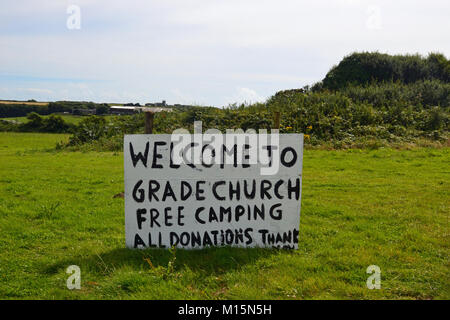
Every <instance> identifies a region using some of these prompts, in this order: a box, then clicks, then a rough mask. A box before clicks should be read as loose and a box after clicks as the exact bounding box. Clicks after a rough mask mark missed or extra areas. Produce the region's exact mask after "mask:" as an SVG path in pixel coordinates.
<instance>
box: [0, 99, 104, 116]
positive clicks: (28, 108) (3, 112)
mask: <svg viewBox="0 0 450 320" xmlns="http://www.w3.org/2000/svg"><path fill="white" fill-rule="evenodd" d="M89 109H91V110H95V113H96V114H98V115H101V114H106V113H108V112H109V105H108V104H106V103H94V102H84V101H56V102H50V103H49V104H48V105H33V104H8V103H0V118H9V117H24V116H26V115H27V114H28V113H31V112H36V113H37V114H40V115H49V114H52V113H62V112H69V113H72V112H74V113H75V114H77V112H76V111H77V110H89ZM78 114H81V112H78Z"/></svg>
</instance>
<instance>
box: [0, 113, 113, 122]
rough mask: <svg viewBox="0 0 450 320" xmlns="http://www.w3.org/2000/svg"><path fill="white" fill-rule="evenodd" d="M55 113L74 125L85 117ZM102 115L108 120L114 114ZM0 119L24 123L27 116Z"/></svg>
mask: <svg viewBox="0 0 450 320" xmlns="http://www.w3.org/2000/svg"><path fill="white" fill-rule="evenodd" d="M55 115H59V116H61V118H63V120H64V121H65V122H67V123H70V124H75V125H76V124H79V123H80V122H81V120H83V119H86V116H76V115H71V114H70V115H68V114H58V113H55ZM41 117H42V118H48V117H49V116H41ZM103 117H105V118H106V119H107V120H108V118H111V117H115V116H113V115H105V116H103ZM0 120H14V121H17V122H22V123H25V122H27V121H28V119H27V117H12V118H0Z"/></svg>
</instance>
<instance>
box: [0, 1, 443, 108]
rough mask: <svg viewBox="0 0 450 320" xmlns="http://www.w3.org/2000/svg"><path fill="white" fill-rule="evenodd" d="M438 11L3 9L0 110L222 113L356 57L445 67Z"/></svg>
mask: <svg viewBox="0 0 450 320" xmlns="http://www.w3.org/2000/svg"><path fill="white" fill-rule="evenodd" d="M449 13H450V1H448V0H441V1H438V0H426V1H424V0H421V1H416V0H408V1H406V0H395V1H392V0H389V1H384V0H383V1H380V0H372V1H365V0H333V1H332V0H328V1H323V0H314V1H312V0H309V1H302V0H189V1H186V0H126V1H125V0H57V1H56V0H33V1H31V0H1V2H0V99H16V100H28V99H36V100H39V101H56V100H79V101H95V102H116V103H126V102H133V103H136V102H139V103H147V102H157V101H161V100H166V101H167V103H169V104H174V103H180V104H197V105H208V106H217V107H222V106H227V105H229V104H232V103H244V102H246V103H252V102H258V101H264V100H265V99H267V98H268V97H270V96H272V95H273V94H275V93H276V92H277V91H279V90H285V89H292V88H301V87H303V86H305V85H312V84H314V83H315V82H317V81H320V80H322V79H323V77H324V76H325V74H326V73H327V71H328V70H329V69H330V68H331V67H332V66H333V65H335V64H337V63H338V62H339V61H340V60H341V59H342V58H343V57H344V56H346V55H348V54H350V53H352V52H355V51H378V52H382V53H390V54H405V53H419V54H422V55H427V54H428V53H430V52H441V53H443V54H444V55H446V56H447V58H450V19H449Z"/></svg>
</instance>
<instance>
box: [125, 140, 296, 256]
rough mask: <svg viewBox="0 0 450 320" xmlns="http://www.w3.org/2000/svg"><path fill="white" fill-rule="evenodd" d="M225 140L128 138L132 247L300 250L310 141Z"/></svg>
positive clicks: (129, 239)
mask: <svg viewBox="0 0 450 320" xmlns="http://www.w3.org/2000/svg"><path fill="white" fill-rule="evenodd" d="M220 136H221V137H222V138H221V139H218V138H220V137H219V135H217V137H216V138H217V139H215V140H214V139H210V138H211V136H207V135H206V134H205V135H202V134H195V135H180V136H176V135H173V134H172V135H170V134H157V135H126V136H125V138H124V168H125V235H126V236H125V237H126V245H127V247H129V248H149V247H159V248H170V247H172V246H176V247H178V248H187V249H191V248H193V249H196V248H204V247H208V246H234V247H277V248H290V249H297V248H298V235H299V225H300V200H301V183H302V162H303V135H302V134H280V135H278V134H277V135H270V134H269V135H261V134H226V135H220ZM183 138H184V140H183ZM242 138H245V139H242ZM222 139H223V141H222ZM213 140H214V141H213ZM196 157H197V158H196ZM196 159H197V161H196Z"/></svg>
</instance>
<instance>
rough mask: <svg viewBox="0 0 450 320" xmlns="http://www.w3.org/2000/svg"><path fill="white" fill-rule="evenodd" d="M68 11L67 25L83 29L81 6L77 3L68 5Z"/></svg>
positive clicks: (71, 28) (69, 27) (75, 28)
mask: <svg viewBox="0 0 450 320" xmlns="http://www.w3.org/2000/svg"><path fill="white" fill-rule="evenodd" d="M66 13H67V14H68V15H69V17H67V21H66V26H67V29H69V30H80V29H81V8H80V7H79V6H77V5H75V4H72V5H70V6H68V7H67V10H66Z"/></svg>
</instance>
